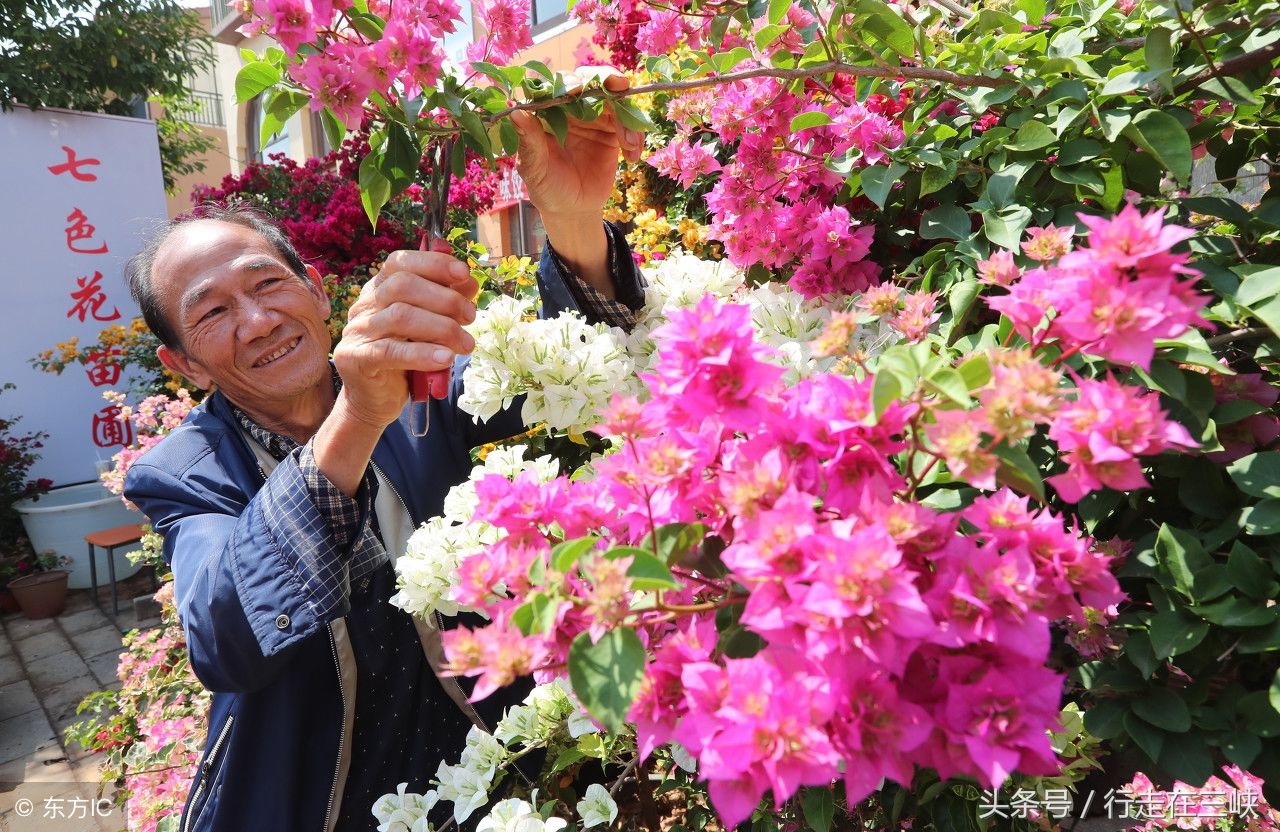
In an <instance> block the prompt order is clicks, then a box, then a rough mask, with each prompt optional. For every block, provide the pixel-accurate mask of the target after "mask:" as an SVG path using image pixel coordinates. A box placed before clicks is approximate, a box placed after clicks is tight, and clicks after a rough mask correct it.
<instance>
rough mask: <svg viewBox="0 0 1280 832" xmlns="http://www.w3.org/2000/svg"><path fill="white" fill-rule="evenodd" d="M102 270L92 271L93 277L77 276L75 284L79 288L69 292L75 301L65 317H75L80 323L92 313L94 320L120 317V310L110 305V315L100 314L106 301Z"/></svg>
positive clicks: (112, 319)
mask: <svg viewBox="0 0 1280 832" xmlns="http://www.w3.org/2000/svg"><path fill="white" fill-rule="evenodd" d="M101 283H102V272H94V273H93V277H91V278H90V277H77V278H76V285H77V286H79V287H80V288H79V289H77V290H75V291H74V292H72V293H71V299H72V300H74V301H75V305H73V306H72V307H71V308H70V309H68V310H67V317H68V318H71V317H76V318H78V319H79V320H80V322H81V323H84V320H85V317H86V316H88V315H92V316H93V319H94V320H95V321H114V320H117V319H118V318H119V317H120V310H119V309H117V308H116V307H114V306H113V307H111V314H110V315H103V314H101V310H102V307H104V306H105V305H106V303H107V293H106V292H104V291H102V286H101V285H99V284H101Z"/></svg>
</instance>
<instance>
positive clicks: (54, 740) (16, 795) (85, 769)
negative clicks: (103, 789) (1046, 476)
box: [0, 570, 160, 832]
mask: <svg viewBox="0 0 1280 832" xmlns="http://www.w3.org/2000/svg"><path fill="white" fill-rule="evenodd" d="M145 572H146V570H144V572H143V573H140V574H139V575H136V576H134V577H133V578H130V579H129V580H126V581H122V582H121V583H120V597H121V608H120V615H119V616H118V617H116V618H113V617H112V616H111V615H110V612H111V596H110V592H109V591H108V590H106V589H105V588H104V589H100V590H99V595H100V596H101V599H102V600H101V604H102V610H99V609H98V608H97V607H96V606H94V604H93V597H92V595H91V593H90V592H89V591H88V590H72V591H71V592H70V593H69V594H68V597H67V608H66V609H65V610H64V611H63V613H62V614H61V615H59V616H57V617H56V618H46V619H39V620H28V619H26V618H24V617H23V616H22V614H21V613H12V614H8V615H5V616H4V617H3V618H2V619H0V832H26V830H31V832H35V831H36V830H39V832H63V830H68V832H70V831H71V830H74V832H119V830H122V829H124V828H125V821H124V817H123V815H122V814H121V812H120V810H119V809H117V808H115V807H113V806H111V804H110V801H109V800H107V801H102V802H101V803H97V802H95V801H97V800H98V796H99V795H98V757H99V756H100V755H95V754H89V753H88V752H86V751H85V750H84V749H83V748H81V747H80V746H79V744H77V743H74V742H71V741H69V740H67V739H66V738H65V736H64V731H65V729H66V728H67V726H69V725H71V724H72V723H74V722H79V721H81V720H83V719H85V716H83V715H79V716H78V715H77V714H76V705H78V704H79V702H80V700H81V699H83V698H84V697H85V696H86V695H87V694H90V693H92V692H94V691H98V690H106V689H108V688H113V689H118V688H119V687H120V681H119V680H118V679H117V678H116V662H117V658H118V656H119V654H120V651H121V650H122V649H123V647H122V644H121V635H122V634H123V633H124V632H125V631H127V630H130V629H133V628H135V627H138V628H145V627H149V626H155V625H157V624H159V623H160V622H159V619H155V618H152V619H144V620H141V621H140V620H138V619H137V618H136V616H135V614H134V611H133V604H132V603H131V601H130V599H132V598H134V597H136V596H139V595H145V594H147V593H148V592H149V590H150V579H149V578H148V576H147V575H146V574H145ZM103 610H105V612H104V611H103Z"/></svg>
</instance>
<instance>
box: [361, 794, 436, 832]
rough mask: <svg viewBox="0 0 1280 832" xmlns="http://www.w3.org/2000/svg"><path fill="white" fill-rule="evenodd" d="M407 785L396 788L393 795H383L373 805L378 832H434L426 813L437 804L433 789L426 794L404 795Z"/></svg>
mask: <svg viewBox="0 0 1280 832" xmlns="http://www.w3.org/2000/svg"><path fill="white" fill-rule="evenodd" d="M408 787H409V784H408V783H401V784H400V785H398V786H396V793H395V794H384V795H383V796H382V797H380V798H378V799H377V800H376V801H374V803H373V816H374V817H375V818H377V820H378V832H434V829H433V828H432V826H431V824H429V823H428V822H427V812H430V811H431V808H432V807H433V806H435V805H436V803H437V802H439V800H440V798H439V795H438V794H437V793H436V791H435V789H432V790H431V791H429V792H427V793H426V794H413V793H409V794H406V793H405V789H407V788H408Z"/></svg>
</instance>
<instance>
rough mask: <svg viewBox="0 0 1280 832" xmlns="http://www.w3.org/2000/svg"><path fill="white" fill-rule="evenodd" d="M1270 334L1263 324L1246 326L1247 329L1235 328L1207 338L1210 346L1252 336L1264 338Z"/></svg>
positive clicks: (1232, 342) (1224, 344) (1248, 338)
mask: <svg viewBox="0 0 1280 832" xmlns="http://www.w3.org/2000/svg"><path fill="white" fill-rule="evenodd" d="M1270 334H1271V330H1269V329H1267V328H1266V327H1264V326H1255V327H1248V328H1247V329H1236V330H1232V331H1231V332H1224V333H1223V334H1222V335H1215V336H1213V337H1212V338H1210V339H1209V341H1208V343H1209V346H1210V347H1225V346H1226V345H1227V344H1234V343H1235V342H1236V341H1249V340H1251V339H1253V338H1264V337H1266V336H1267V335H1270Z"/></svg>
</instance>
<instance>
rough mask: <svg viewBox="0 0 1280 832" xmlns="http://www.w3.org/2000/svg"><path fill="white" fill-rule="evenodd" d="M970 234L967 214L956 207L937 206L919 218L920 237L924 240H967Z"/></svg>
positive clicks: (970, 229)
mask: <svg viewBox="0 0 1280 832" xmlns="http://www.w3.org/2000/svg"><path fill="white" fill-rule="evenodd" d="M972 233H973V224H972V223H971V222H970V220H969V214H968V213H966V212H965V210H964V209H963V208H961V207H960V206H958V205H939V206H937V207H936V208H930V209H929V210H928V211H925V212H924V214H923V215H922V216H921V217H920V237H921V238H922V239H925V240H967V239H969V235H971V234H972Z"/></svg>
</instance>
